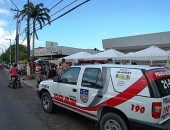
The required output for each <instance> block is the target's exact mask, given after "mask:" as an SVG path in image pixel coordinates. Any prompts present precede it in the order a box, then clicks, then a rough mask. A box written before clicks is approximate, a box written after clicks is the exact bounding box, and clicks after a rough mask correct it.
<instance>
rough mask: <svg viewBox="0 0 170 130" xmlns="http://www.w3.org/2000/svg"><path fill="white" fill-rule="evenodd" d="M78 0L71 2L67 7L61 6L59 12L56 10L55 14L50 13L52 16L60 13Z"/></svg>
mask: <svg viewBox="0 0 170 130" xmlns="http://www.w3.org/2000/svg"><path fill="white" fill-rule="evenodd" d="M76 1H77V0H75V1H73V2H71V3H70V4H68V5H66V6H65V7H63V8H61V9H60V10H58V11H57V12H55V13H54V14H52V15H50V17H52V16H54V15H55V14H57V13H59V12H60V11H62V10H64V9H65V8H67V7H69V6H70V5H72V4H74V3H75V2H76Z"/></svg>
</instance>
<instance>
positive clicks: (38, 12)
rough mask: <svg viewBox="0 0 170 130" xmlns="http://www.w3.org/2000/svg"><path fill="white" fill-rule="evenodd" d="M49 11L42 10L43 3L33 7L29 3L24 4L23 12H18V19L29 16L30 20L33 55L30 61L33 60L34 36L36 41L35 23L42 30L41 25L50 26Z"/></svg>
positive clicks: (46, 9)
mask: <svg viewBox="0 0 170 130" xmlns="http://www.w3.org/2000/svg"><path fill="white" fill-rule="evenodd" d="M49 12H50V10H49V9H48V8H44V5H43V3H40V4H38V5H34V4H33V3H32V2H29V4H25V5H24V7H23V10H22V11H21V12H20V14H19V17H20V16H21V17H22V18H21V20H23V18H25V17H26V16H29V18H30V19H31V20H32V25H33V31H32V34H33V55H32V59H33V58H34V44H35V36H36V38H37V39H38V36H37V33H36V23H38V24H39V28H40V29H42V27H43V25H44V24H45V22H46V21H47V22H48V24H50V23H51V22H50V16H49Z"/></svg>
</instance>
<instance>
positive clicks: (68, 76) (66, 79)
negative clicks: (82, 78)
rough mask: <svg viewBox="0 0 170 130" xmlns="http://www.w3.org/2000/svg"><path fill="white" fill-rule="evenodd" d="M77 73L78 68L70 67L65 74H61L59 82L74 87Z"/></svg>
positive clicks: (78, 71)
mask: <svg viewBox="0 0 170 130" xmlns="http://www.w3.org/2000/svg"><path fill="white" fill-rule="evenodd" d="M79 73H80V67H71V68H69V69H68V70H67V71H66V72H64V74H62V76H61V77H60V80H61V81H62V83H66V84H73V85H76V84H77V81H78V76H79Z"/></svg>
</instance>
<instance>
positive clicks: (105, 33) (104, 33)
mask: <svg viewBox="0 0 170 130" xmlns="http://www.w3.org/2000/svg"><path fill="white" fill-rule="evenodd" d="M99 34H100V35H102V36H106V35H107V34H108V33H107V32H100V33H99Z"/></svg>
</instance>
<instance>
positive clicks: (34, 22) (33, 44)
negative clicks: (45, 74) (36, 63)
mask: <svg viewBox="0 0 170 130" xmlns="http://www.w3.org/2000/svg"><path fill="white" fill-rule="evenodd" d="M35 24H36V21H35V20H33V35H32V36H33V38H32V39H33V40H32V60H34V48H35V31H36V30H35Z"/></svg>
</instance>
